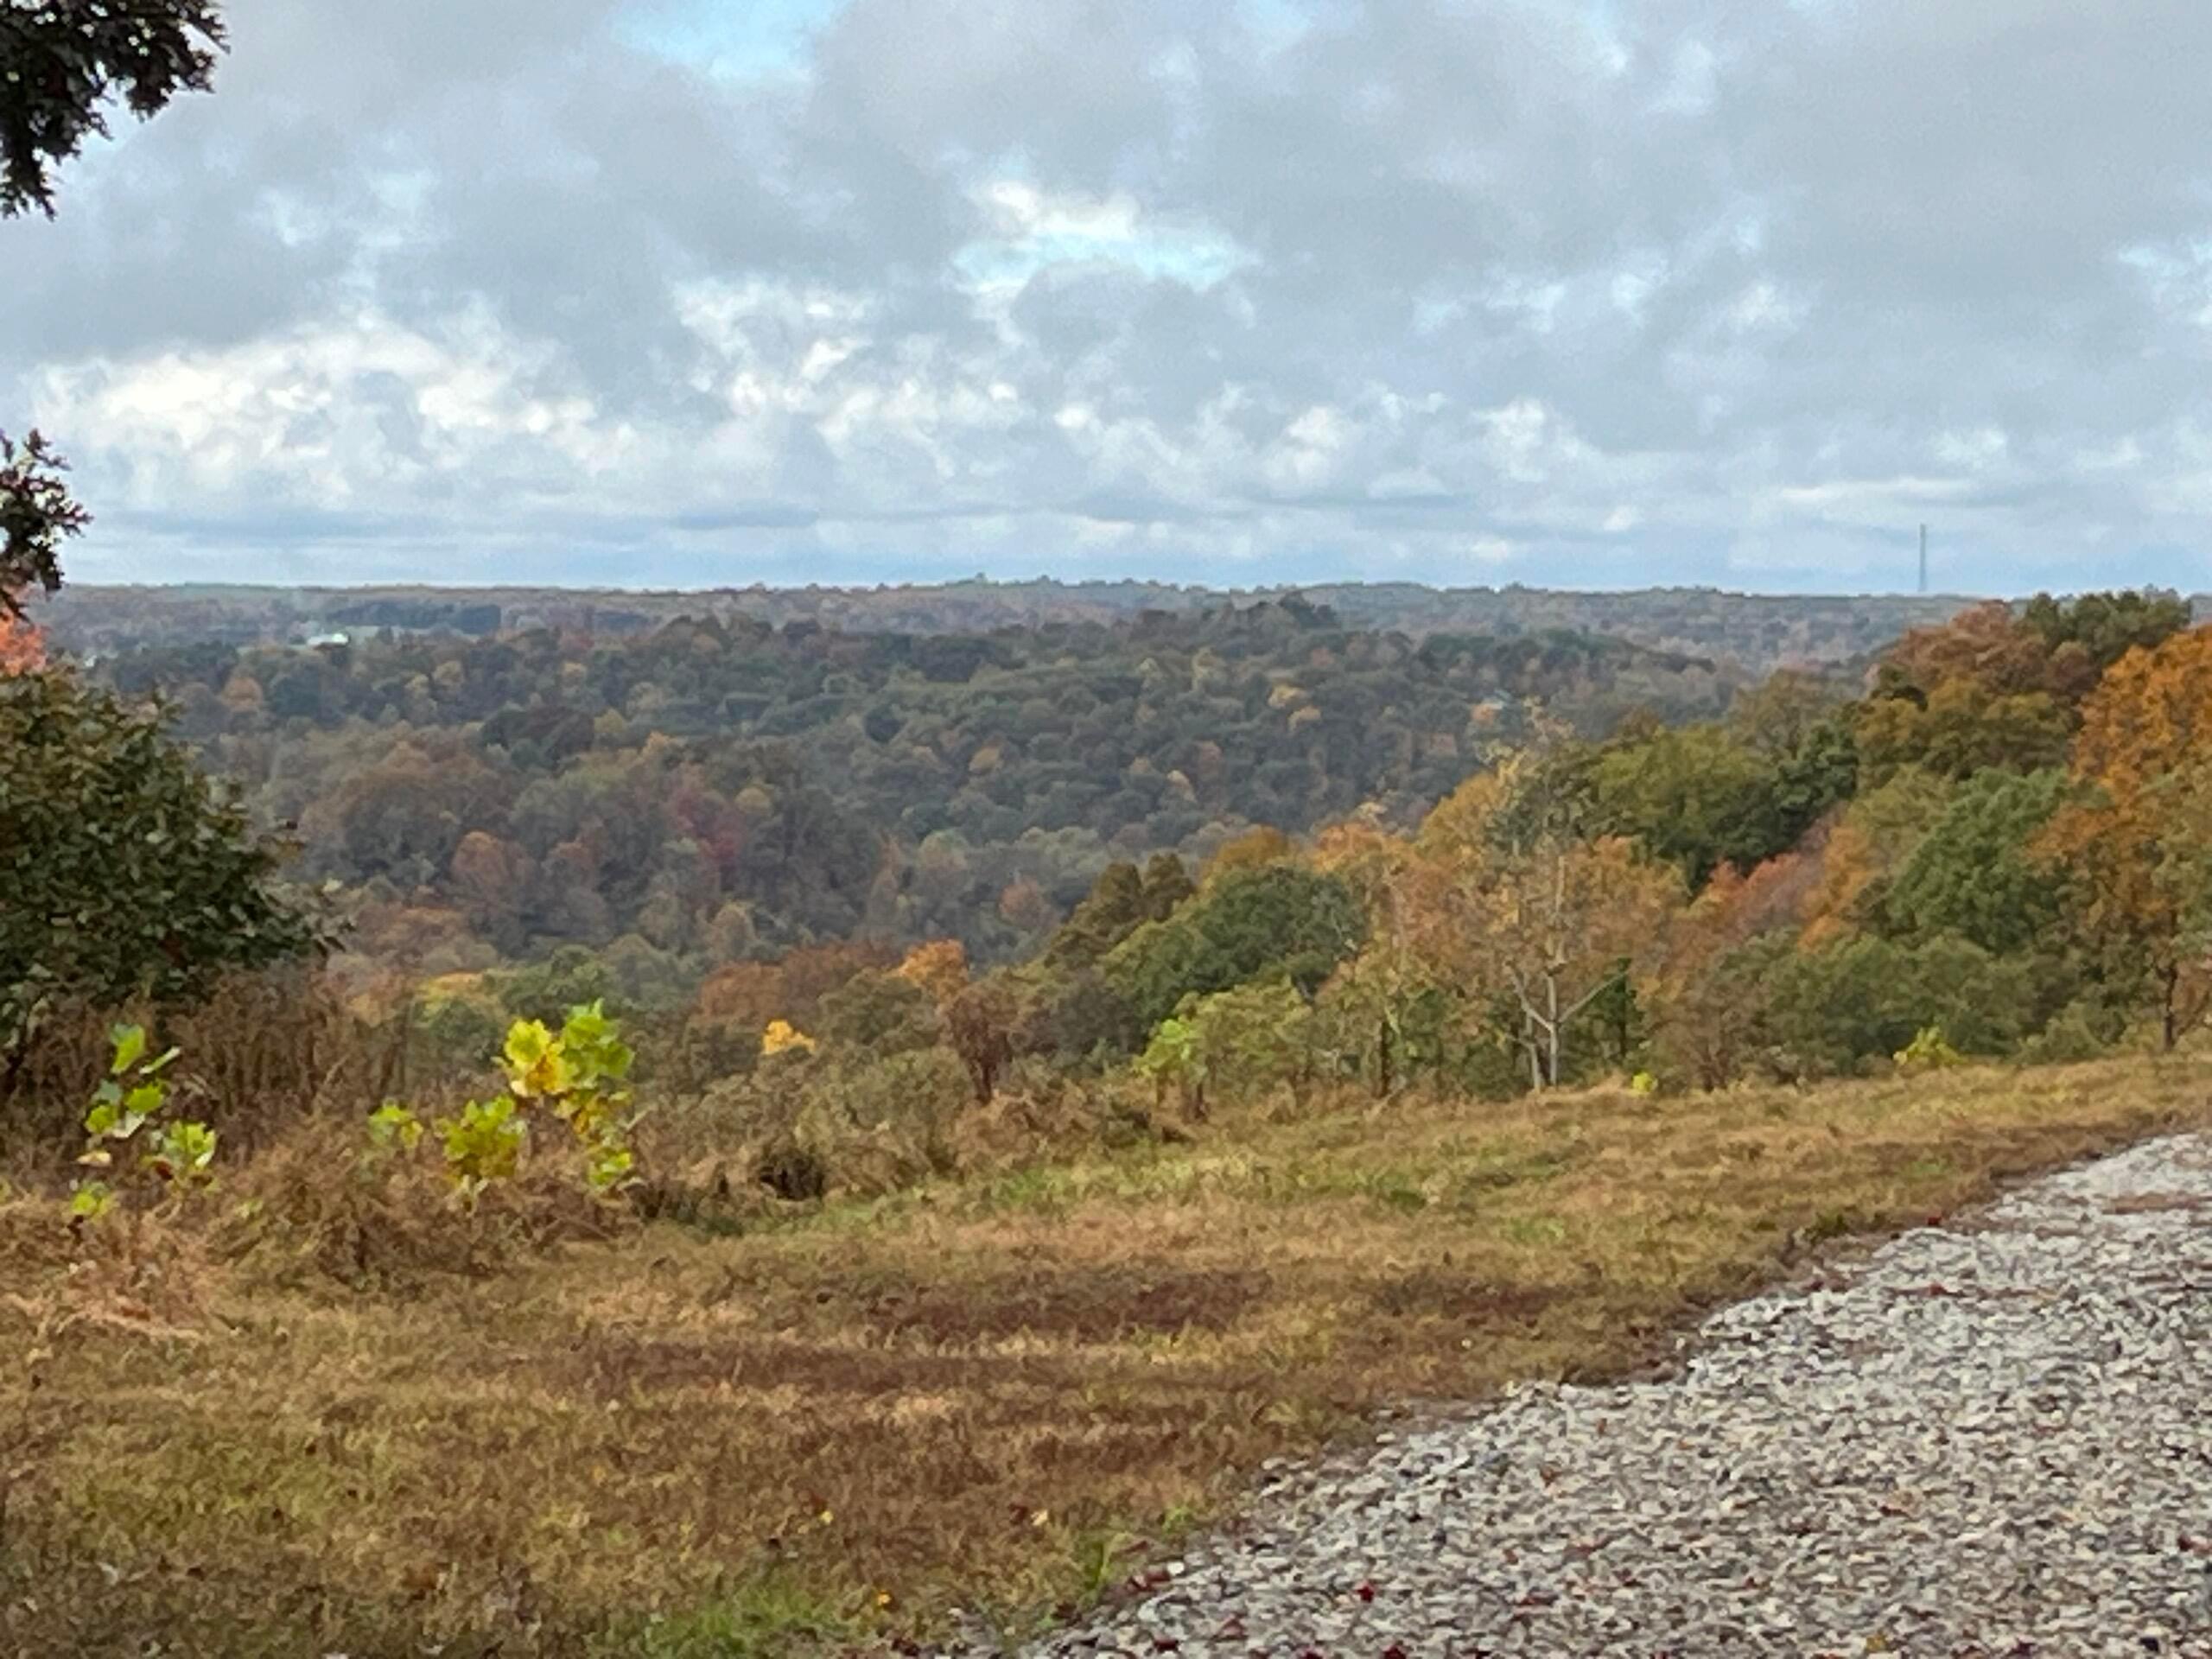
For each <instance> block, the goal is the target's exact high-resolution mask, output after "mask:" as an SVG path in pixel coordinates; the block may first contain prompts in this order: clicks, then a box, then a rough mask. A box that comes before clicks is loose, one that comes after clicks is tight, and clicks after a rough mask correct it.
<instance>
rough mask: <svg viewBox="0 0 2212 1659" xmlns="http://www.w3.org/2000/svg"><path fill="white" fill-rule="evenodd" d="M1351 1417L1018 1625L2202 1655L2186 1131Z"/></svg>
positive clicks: (2210, 1631)
mask: <svg viewBox="0 0 2212 1659" xmlns="http://www.w3.org/2000/svg"><path fill="white" fill-rule="evenodd" d="M1377 1438H1378V1444H1376V1446H1375V1447H1374V1448H1373V1450H1372V1451H1371V1452H1368V1453H1366V1454H1364V1455H1363V1456H1362V1457H1360V1458H1357V1459H1338V1460H1336V1461H1333V1462H1331V1463H1328V1464H1325V1465H1314V1466H1313V1467H1311V1468H1305V1469H1300V1468H1297V1467H1295V1466H1289V1465H1285V1466H1281V1467H1277V1466H1273V1465H1271V1466H1270V1467H1269V1468H1268V1470H1267V1471H1266V1473H1267V1475H1268V1477H1269V1478H1268V1484H1267V1486H1266V1490H1265V1491H1264V1494H1263V1495H1262V1496H1261V1497H1258V1498H1256V1499H1255V1501H1254V1503H1253V1505H1252V1507H1251V1509H1250V1510H1249V1513H1248V1514H1247V1516H1245V1518H1244V1519H1243V1522H1241V1523H1239V1524H1238V1525H1236V1526H1234V1527H1232V1528H1230V1529H1224V1531H1222V1532H1220V1533H1217V1534H1215V1535H1211V1536H1210V1537H1209V1538H1207V1539H1205V1541H1202V1542H1201V1543H1200V1544H1199V1545H1198V1546H1197V1547H1196V1548H1194V1549H1193V1550H1192V1552H1191V1553H1190V1554H1187V1555H1186V1556H1185V1559H1184V1560H1181V1561H1179V1562H1178V1563H1176V1564H1175V1565H1174V1566H1173V1567H1171V1568H1170V1570H1169V1571H1170V1576H1168V1577H1167V1578H1166V1579H1165V1580H1162V1581H1160V1583H1159V1584H1158V1585H1157V1586H1156V1587H1154V1589H1152V1590H1150V1591H1147V1592H1144V1593H1143V1594H1141V1596H1136V1597H1134V1598H1130V1599H1122V1600H1121V1601H1118V1602H1116V1603H1115V1604H1113V1605H1109V1606H1107V1607H1105V1608H1103V1609H1102V1610H1100V1611H1097V1612H1096V1613H1095V1614H1094V1615H1092V1616H1091V1617H1090V1618H1089V1619H1087V1620H1085V1621H1084V1623H1083V1624H1081V1625H1080V1626H1077V1627H1075V1628H1072V1629H1070V1630H1064V1631H1061V1632H1059V1633H1058V1634H1056V1635H1054V1636H1052V1637H1048V1638H1046V1640H1044V1641H1041V1642H1039V1643H1035V1644H1034V1645H1033V1646H1031V1647H1029V1648H1027V1649H1024V1650H1023V1651H1024V1652H1025V1653H1026V1654H1027V1655H1029V1656H1034V1659H1047V1656H1064V1655H1074V1654H1093V1655H1099V1656H1105V1655H1114V1654H1126V1655H1131V1656H1143V1659H1150V1656H1154V1655H1158V1654H1162V1653H1171V1652H1172V1653H1175V1654H1179V1655H1181V1656H1184V1659H1257V1656H1262V1655H1266V1656H1274V1655H1283V1656H1290V1659H1300V1656H1305V1655H1309V1654H1311V1655H1318V1656H1320V1659H1348V1656H1364V1659H1391V1656H1393V1655H1394V1654H1395V1655H1397V1656H1402V1659H1426V1656H1436V1659H1447V1656H1448V1659H1461V1656H1465V1659H1474V1656H1487V1655H1529V1654H1543V1655H1575V1656H1581V1655H1589V1656H1599V1655H1607V1656H1611V1655H1621V1656H1630V1655H1633V1656H1636V1659H1700V1656H1705V1655H1719V1654H1793V1655H1808V1656H1809V1655H1822V1656H1831V1655H1832V1656H1844V1655H1853V1656H1856V1655H1861V1654H1868V1653H1894V1654H1910V1655H1923V1654H1924V1655H1940V1656H1947V1659H1967V1656H1974V1659H1985V1656H1986V1659H1994V1656H2010V1655H2034V1656H2039V1659H2062V1656H2063V1659H2071V1656H2102V1655H2113V1656H2119V1655H2128V1656H2134V1659H2140V1656H2145V1655H2164V1656H2183V1659H2212V1141H2207V1140H2206V1139H2204V1138H2202V1137H2198V1136H2174V1137H2170V1138H2168V1139H2165V1140H2162V1141H2153V1142H2151V1143H2148V1144H2146V1145H2144V1146H2141V1147H2136V1148H2134V1149H2133V1150H2132V1151H2129V1152H2126V1153H2123V1154H2120V1155H2119V1156H2117V1157H2113V1158H2107V1159H2105V1160H2102V1161H2101V1162H2099V1163H2095V1164H2091V1165H2088V1166H2084V1167H2082V1168H2080V1169H2076V1170H2073V1171H2070V1172H2069V1173H2064V1174H2062V1175H2057V1176H2055V1177H2052V1178H2050V1179H2046V1180H2044V1181H2042V1182H2039V1183H2037V1185H2033V1186H2031V1187H2027V1188H2024V1189H2022V1190H2021V1191H2020V1192H2017V1193H2014V1194H2013V1195H2012V1196H2011V1197H2009V1198H2005V1199H2003V1200H2002V1201H2000V1202H1999V1203H1998V1204H1995V1205H1992V1206H1990V1207H1989V1208H1987V1209H1986V1210H1984V1211H1980V1212H1979V1213H1978V1214H1976V1215H1974V1216H1972V1217H1959V1218H1957V1219H1956V1220H1955V1224H1954V1225H1953V1226H1951V1227H1949V1228H1934V1227H1930V1228H1923V1229H1920V1230H1916V1231H1913V1232H1910V1233H1906V1234H1904V1235H1903V1236H1900V1237H1898V1238H1897V1239H1894V1240H1892V1241H1891V1242H1890V1243H1886V1244H1885V1245H1883V1246H1882V1247H1880V1248H1879V1249H1876V1250H1873V1251H1872V1252H1870V1253H1868V1254H1866V1255H1864V1256H1863V1257H1862V1258H1861V1259H1859V1260H1857V1261H1855V1262H1842V1263H1839V1264H1831V1265H1828V1266H1826V1267H1824V1268H1821V1270H1820V1272H1819V1273H1818V1274H1816V1275H1815V1277H1814V1278H1813V1279H1812V1280H1811V1281H1808V1282H1807V1283H1804V1284H1801V1285H1797V1286H1795V1287H1788V1288H1784V1289H1781V1290H1777V1291H1775V1292H1773V1293H1771V1294H1767V1295H1764V1296H1761V1297H1758V1298H1757V1299H1755V1300H1751V1301H1747V1302H1743V1303H1740V1304H1738V1305H1737V1306H1732V1307H1730V1308H1727V1309H1725V1310H1723V1311H1722V1312H1720V1313H1716V1314H1714V1315H1713V1317H1712V1318H1711V1319H1707V1321H1706V1322H1705V1323H1704V1325H1701V1326H1700V1328H1699V1329H1698V1330H1697V1331H1696V1332H1694V1333H1693V1334H1692V1335H1690V1336H1689V1337H1688V1338H1685V1339H1684V1342H1683V1353H1682V1363H1681V1367H1680V1370H1679V1374H1677V1375H1675V1376H1671V1377H1669V1378H1668V1379H1666V1380H1663V1381H1657V1382H1635V1383H1622V1384H1618V1385H1616V1386H1611V1387H1606V1388H1597V1389H1583V1388H1562V1387H1558V1386H1555V1385H1550V1384H1531V1385H1527V1386H1523V1387H1519V1388H1516V1389H1510V1390H1509V1391H1508V1392H1507V1394H1506V1395H1505V1396H1504V1398H1503V1400H1502V1401H1501V1402H1499V1403H1497V1404H1496V1405H1494V1406H1492V1407H1491V1408H1486V1409H1484V1410H1482V1411H1479V1412H1476V1413H1471V1414H1463V1415H1459V1416H1456V1417H1451V1418H1431V1419H1429V1420H1427V1421H1425V1422H1424V1421H1417V1420H1416V1421H1405V1420H1401V1421H1398V1422H1397V1423H1396V1426H1395V1427H1394V1428H1393V1429H1391V1430H1390V1431H1389V1433H1384V1434H1382V1435H1380V1436H1378V1437H1377ZM991 1650H992V1649H990V1648H989V1646H988V1644H986V1643H976V1644H973V1645H970V1646H968V1647H964V1648H961V1649H955V1651H956V1652H958V1653H962V1654H966V1655H980V1654H982V1653H985V1652H988V1651H991Z"/></svg>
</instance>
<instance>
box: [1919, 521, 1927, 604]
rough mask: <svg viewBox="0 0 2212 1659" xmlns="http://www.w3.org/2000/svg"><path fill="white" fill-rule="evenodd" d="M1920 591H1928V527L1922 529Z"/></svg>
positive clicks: (1924, 526)
mask: <svg viewBox="0 0 2212 1659" xmlns="http://www.w3.org/2000/svg"><path fill="white" fill-rule="evenodd" d="M1920 591H1921V592H1922V593H1923V594H1924V593H1926V592H1927V591H1928V526H1927V525H1925V524H1923V525H1922V526H1921V527H1920Z"/></svg>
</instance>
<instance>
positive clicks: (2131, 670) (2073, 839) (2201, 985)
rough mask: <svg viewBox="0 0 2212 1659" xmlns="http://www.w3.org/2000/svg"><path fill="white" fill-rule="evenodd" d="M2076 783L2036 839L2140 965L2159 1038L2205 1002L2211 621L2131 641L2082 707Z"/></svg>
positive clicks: (2116, 948) (2097, 920) (2211, 917)
mask: <svg viewBox="0 0 2212 1659" xmlns="http://www.w3.org/2000/svg"><path fill="white" fill-rule="evenodd" d="M2073 772H2074V777H2075V781H2076V783H2077V784H2078V785H2080V786H2081V793H2080V795H2079V796H2078V797H2077V798H2076V799H2075V800H2074V801H2072V802H2071V803H2069V804H2068V805H2067V806H2066V807H2065V808H2063V810H2061V811H2060V812H2059V813H2058V814H2057V816H2056V817H2055V818H2054V819H2053V820H2052V822H2051V824H2050V829H2049V830H2048V831H2047V832H2046V834H2045V836H2044V846H2045V847H2046V848H2047V849H2050V851H2051V852H2053V853H2055V854H2056V855H2059V856H2061V857H2063V858H2064V859H2065V860H2066V861H2068V862H2069V864H2070V865H2071V866H2072V868H2073V869H2074V870H2075V874H2077V876H2078V877H2079V878H2080V880H2081V885H2082V893H2083V895H2084V915H2083V918H2082V919H2083V921H2084V922H2085V924H2086V925H2087V926H2088V929H2089V931H2090V932H2091V934H2092V936H2093V937H2094V938H2098V939H2099V940H2101V942H2102V943H2103V944H2104V945H2105V946H2106V948H2107V953H2108V957H2109V958H2110V960H2111V961H2112V962H2113V963H2115V964H2126V965H2135V966H2139V967H2140V968H2141V969H2143V970H2144V971H2145V972H2146V973H2147V975H2148V976H2149V980H2150V986H2151V990H2152V995H2153V997H2154V998H2155V1005H2156V1007H2157V1008H2158V1015H2159V1027H2160V1034H2161V1036H2162V1038H2163V1039H2164V1044H2165V1046H2167V1047H2168V1048H2171V1047H2172V1046H2174V1044H2175V1043H2176V1042H2177V1041H2178V1040H2179V1039H2180V1038H2181V1036H2182V1034H2183V1033H2185V1032H2187V1031H2188V1030H2189V1029H2190V1027H2193V1026H2195V1025H2196V1024H2197V1023H2198V1022H2199V1021H2200V1020H2202V1019H2203V1018H2204V1016H2205V1014H2206V1013H2207V1011H2208V1009H2212V905H2208V902H2207V899H2208V893H2207V887H2206V878H2207V874H2208V871H2209V870H2212V811H2207V810H2197V808H2198V806H2199V805H2200V804H2203V803H2205V802H2206V801H2207V800H2208V792H2207V787H2206V783H2207V774H2208V772H2212V628H2196V629H2193V630H2191V631H2190V632H2187V633H2177V634H2175V635H2173V636H2172V637H2171V639H2167V640H2165V641H2164V643H2163V644H2161V645H2158V647H2157V648H2156V649H2154V650H2148V651H2145V650H2141V649H2138V650H2135V651H2131V652H2128V653H2127V655H2126V656H2125V657H2122V658H2120V660H2119V661H2118V662H2116V663H2114V664H2113V665H2112V667H2111V668H2109V669H2108V670H2107V671H2106V672H2105V675H2104V677H2103V679H2102V680H2101V681H2100V682H2099V683H2098V685H2097V689H2096V690H2095V691H2094V692H2093V693H2091V694H2090V696H2089V699H2088V702H2087V703H2086V704H2085V705H2084V707H2083V709H2082V730H2081V734H2080V735H2079V736H2078V737H2077V738H2076V739H2075V743H2074V755H2073Z"/></svg>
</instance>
